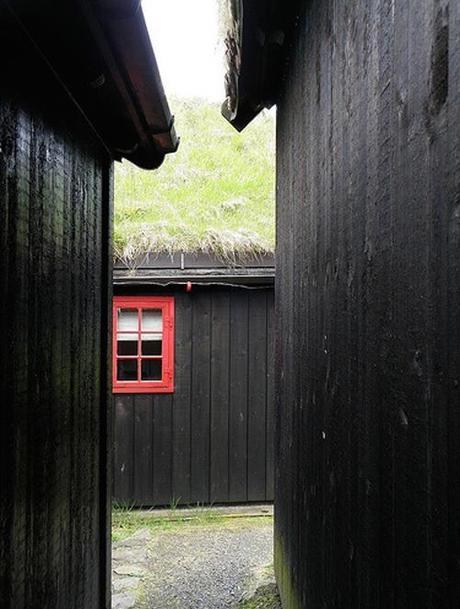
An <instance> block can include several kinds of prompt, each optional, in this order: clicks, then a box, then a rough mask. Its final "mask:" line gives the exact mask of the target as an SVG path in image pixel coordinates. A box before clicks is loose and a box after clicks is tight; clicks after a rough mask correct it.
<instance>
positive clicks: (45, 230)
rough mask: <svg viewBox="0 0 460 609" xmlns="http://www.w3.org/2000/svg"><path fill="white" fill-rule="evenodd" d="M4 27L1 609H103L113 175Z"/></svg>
mask: <svg viewBox="0 0 460 609" xmlns="http://www.w3.org/2000/svg"><path fill="white" fill-rule="evenodd" d="M0 17H1V19H0V24H1V31H0V34H1V43H0V48H1V49H2V57H3V60H2V85H1V93H0V252H1V255H0V336H1V339H2V340H1V341H0V395H1V424H0V487H1V488H0V607H1V608H2V609H13V608H14V609H33V608H38V607H40V609H47V608H53V609H72V608H73V609H82V608H84V609H96V608H97V609H101V607H107V608H108V607H109V606H110V586H109V569H110V554H109V552H108V545H106V544H107V543H108V540H109V536H108V534H109V529H108V514H107V509H108V506H109V493H108V488H107V483H106V481H107V473H106V470H107V467H108V459H109V457H108V453H107V448H109V446H108V443H107V415H108V412H109V410H108V399H107V398H108V393H107V390H108V385H107V371H108V362H107V353H108V345H107V341H108V319H109V318H108V315H109V313H108V311H109V304H110V298H109V292H110V291H111V286H110V283H109V277H110V276H111V271H110V269H109V260H110V257H111V255H110V247H109V245H110V244H109V234H110V226H109V223H110V206H111V199H112V194H111V189H112V186H111V184H112V176H111V171H112V169H111V165H112V164H111V160H110V158H109V156H108V154H107V153H106V151H105V149H103V148H102V146H101V144H100V143H99V141H98V140H97V138H96V137H95V135H94V134H93V133H92V131H91V130H90V128H89V126H88V124H87V123H86V122H85V121H84V119H83V118H82V117H81V115H80V113H79V111H78V110H77V109H76V107H75V106H74V105H73V103H72V102H71V100H70V98H69V97H68V96H67V94H66V93H65V91H64V89H63V88H62V87H61V86H60V85H59V83H58V82H57V81H56V80H55V78H54V77H53V74H52V73H51V71H50V69H49V68H48V66H47V65H46V64H45V62H44V61H42V60H41V59H39V55H38V53H37V50H36V49H35V48H34V47H33V45H32V44H31V43H30V41H29V40H28V39H27V37H26V36H22V35H20V34H19V33H18V32H19V30H18V29H17V28H16V25H15V23H14V22H12V21H9V20H8V17H7V16H6V14H5V12H4V7H3V5H2V7H1V8H0Z"/></svg>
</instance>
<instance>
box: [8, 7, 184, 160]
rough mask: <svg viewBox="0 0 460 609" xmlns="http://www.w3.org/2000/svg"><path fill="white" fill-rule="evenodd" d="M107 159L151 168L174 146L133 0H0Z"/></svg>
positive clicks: (141, 19) (152, 57)
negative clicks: (79, 112) (70, 98)
mask: <svg viewBox="0 0 460 609" xmlns="http://www.w3.org/2000/svg"><path fill="white" fill-rule="evenodd" d="M0 2H1V3H2V4H3V5H5V6H7V7H8V9H9V10H10V11H11V12H12V13H13V14H14V15H15V17H16V19H17V20H18V21H19V22H20V24H21V26H22V27H23V28H24V29H25V30H26V31H27V33H28V34H29V36H30V38H32V40H33V42H34V43H35V45H36V47H37V49H38V50H39V51H41V53H42V54H43V55H44V56H45V58H46V59H47V61H48V63H49V64H50V65H51V67H52V68H53V69H54V71H55V72H56V74H57V75H58V77H59V78H60V79H61V80H62V82H63V84H64V85H65V86H66V88H67V89H68V90H69V92H70V93H71V95H72V96H73V98H74V99H75V101H76V102H77V104H78V105H79V106H80V108H81V109H82V111H83V112H84V114H85V115H86V116H87V118H88V120H89V121H90V122H91V124H92V125H93V127H94V129H95V130H96V132H97V133H98V135H99V136H100V138H101V139H102V140H103V142H104V144H105V145H106V147H107V148H108V149H109V150H110V152H111V153H112V155H113V157H114V158H115V159H118V160H120V159H121V158H123V157H124V158H127V159H129V160H130V161H132V162H133V163H135V164H136V165H138V166H140V167H143V168H147V169H153V168H156V167H158V166H159V165H160V164H161V163H162V161H163V159H164V156H165V154H168V153H170V152H174V151H175V150H176V149H177V145H178V139H177V137H176V134H175V130H174V125H173V118H172V116H171V113H170V110H169V107H168V103H167V100H166V97H165V93H164V90H163V85H162V82H161V78H160V74H159V71H158V66H157V63H156V59H155V55H154V52H153V49H152V46H151V43H150V39H149V35H148V32H147V28H146V25H145V21H144V17H143V14H142V9H141V6H140V0H63V1H59V2H57V1H56V0H40V2H31V1H30V0H0Z"/></svg>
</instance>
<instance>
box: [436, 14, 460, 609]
mask: <svg viewBox="0 0 460 609" xmlns="http://www.w3.org/2000/svg"><path fill="white" fill-rule="evenodd" d="M447 32H448V43H449V47H448V50H449V56H448V66H447V67H448V74H447V78H448V80H447V87H448V98H447V103H448V107H447V121H448V122H447V125H448V133H447V142H446V143H447V156H448V158H449V159H450V163H449V166H448V167H447V166H446V165H445V163H444V162H445V155H442V156H440V157H439V162H440V164H443V165H444V170H445V171H444V174H443V175H444V178H445V179H446V180H447V186H446V187H445V188H442V189H440V190H439V192H438V193H437V199H438V197H439V198H441V200H445V199H444V193H445V191H446V190H447V193H448V204H447V209H446V216H445V222H446V232H447V234H448V238H447V240H443V241H442V243H443V250H442V257H441V260H443V262H444V264H445V265H446V267H447V271H446V275H447V277H446V279H447V311H446V322H447V323H446V326H445V333H442V334H441V335H440V336H441V340H440V347H441V349H442V350H444V349H445V348H446V342H447V357H448V361H447V375H446V377H445V378H444V379H443V381H444V382H443V383H442V384H441V383H439V381H438V383H437V385H438V387H439V391H440V392H443V389H444V383H446V382H447V383H448V386H447V429H448V435H447V447H448V448H447V450H448V455H447V468H448V494H447V503H448V510H447V522H448V545H447V555H448V557H449V558H448V565H447V568H448V569H449V575H450V580H449V586H448V592H447V594H446V593H445V590H446V584H445V581H446V580H445V579H444V580H442V583H443V585H442V587H441V590H440V593H441V594H443V595H444V596H448V598H449V603H450V607H455V605H456V603H457V599H458V598H460V564H459V561H458V548H459V547H460V519H459V518H457V517H456V514H458V513H460V468H459V467H458V465H457V464H458V463H459V462H460V442H459V440H458V439H459V438H460V412H459V408H458V403H459V401H460V400H459V393H460V379H459V372H458V371H459V370H460V349H459V347H458V346H459V344H460V319H459V315H458V309H459V302H460V259H459V255H458V252H459V251H460V200H459V194H458V184H459V183H460V128H459V125H460V5H459V3H458V2H450V3H449V24H448V30H447ZM444 84H445V83H444ZM444 248H445V249H444ZM444 302H445V301H444ZM439 306H440V308H443V300H442V299H441V298H439ZM444 336H446V337H447V339H444V338H443V337H444ZM440 374H441V370H440V371H439V372H438V378H439V375H440ZM447 379H449V381H447ZM440 440H441V441H444V438H443V437H442V436H440ZM438 475H439V472H438ZM441 497H442V495H441ZM438 510H442V512H441V513H444V509H443V508H441V507H440V506H439V504H438ZM444 556H445V555H444ZM444 556H443V561H442V565H443V567H444V568H443V570H442V571H441V573H445V566H444V564H445V558H444ZM438 564H439V563H438ZM438 573H439V567H438V568H437V569H436V571H435V574H436V575H437V574H438ZM438 581H439V580H438ZM438 585H439V584H438ZM438 594H439V591H438Z"/></svg>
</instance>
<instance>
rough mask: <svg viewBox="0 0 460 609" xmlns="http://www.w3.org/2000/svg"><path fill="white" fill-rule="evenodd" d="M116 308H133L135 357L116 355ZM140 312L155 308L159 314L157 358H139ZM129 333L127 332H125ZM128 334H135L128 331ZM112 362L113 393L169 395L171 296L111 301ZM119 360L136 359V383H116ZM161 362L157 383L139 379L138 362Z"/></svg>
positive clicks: (171, 380) (171, 378)
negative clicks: (160, 320)
mask: <svg viewBox="0 0 460 609" xmlns="http://www.w3.org/2000/svg"><path fill="white" fill-rule="evenodd" d="M118 309H137V315H138V325H137V340H138V349H137V355H130V356H126V355H118V345H117V335H118V325H117V324H118ZM143 309H159V310H161V312H162V320H163V336H162V353H161V355H142V351H141V347H140V343H141V333H142V330H141V319H142V310H143ZM128 332H129V331H128ZM129 333H130V334H136V332H134V331H131V332H129ZM112 351H113V362H112V380H113V392H114V393H172V392H173V391H174V297H172V296H142V297H140V296H115V297H114V298H113V347H112ZM119 359H124V360H129V359H136V360H137V380H136V381H126V380H123V381H120V380H118V378H117V369H118V366H117V363H118V360H119ZM149 359H161V360H162V378H161V380H158V381H152V380H148V381H143V380H141V366H142V360H149Z"/></svg>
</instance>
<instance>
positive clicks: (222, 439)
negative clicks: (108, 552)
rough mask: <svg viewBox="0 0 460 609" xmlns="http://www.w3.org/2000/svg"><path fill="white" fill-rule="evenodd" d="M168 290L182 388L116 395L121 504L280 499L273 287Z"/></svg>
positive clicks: (116, 474) (117, 476) (116, 470)
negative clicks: (275, 465)
mask: <svg viewBox="0 0 460 609" xmlns="http://www.w3.org/2000/svg"><path fill="white" fill-rule="evenodd" d="M130 293H133V292H132V291H131V292H130ZM137 293H138V294H139V291H137ZM145 293H148V292H145V291H144V292H142V294H145ZM157 293H158V292H157ZM163 293H164V294H168V295H173V296H174V297H175V311H176V312H175V319H176V326H175V349H176V358H175V359H176V363H175V391H174V393H173V394H169V395H168V394H154V395H145V394H144V395H139V394H138V395H127V394H117V395H115V396H114V397H115V421H114V426H115V463H114V496H115V499H116V500H118V501H122V502H124V503H128V504H130V505H131V504H133V505H169V504H170V503H172V502H177V503H179V504H196V503H198V502H199V503H229V502H246V501H267V500H268V501H270V500H272V499H273V451H272V436H273V399H272V396H273V390H272V383H273V371H272V367H273V359H272V354H273V349H272V338H273V337H272V327H273V289H272V288H267V289H259V288H256V289H244V288H231V287H222V288H216V287H199V286H195V287H194V288H193V291H192V292H191V293H190V294H188V293H185V291H184V288H181V289H178V290H176V291H170V290H168V291H167V292H163Z"/></svg>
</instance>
